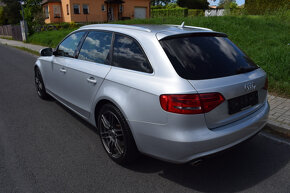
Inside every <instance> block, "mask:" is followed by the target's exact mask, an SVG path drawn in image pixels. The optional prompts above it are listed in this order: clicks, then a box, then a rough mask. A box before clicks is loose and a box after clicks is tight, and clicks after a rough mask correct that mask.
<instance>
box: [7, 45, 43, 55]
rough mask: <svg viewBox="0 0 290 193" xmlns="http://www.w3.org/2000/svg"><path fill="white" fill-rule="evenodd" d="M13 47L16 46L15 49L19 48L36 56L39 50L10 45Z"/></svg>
mask: <svg viewBox="0 0 290 193" xmlns="http://www.w3.org/2000/svg"><path fill="white" fill-rule="evenodd" d="M12 47H13V48H17V49H20V50H23V51H25V52H29V53H31V54H34V55H36V56H39V52H37V51H34V50H31V49H28V48H25V47H20V46H12Z"/></svg>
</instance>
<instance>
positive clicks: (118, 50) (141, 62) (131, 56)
mask: <svg viewBox="0 0 290 193" xmlns="http://www.w3.org/2000/svg"><path fill="white" fill-rule="evenodd" d="M112 64H113V66H117V67H120V68H126V69H130V70H136V71H140V72H148V73H152V72H153V70H152V67H151V65H150V64H149V62H148V60H147V57H146V56H145V54H144V52H143V50H142V48H141V47H140V45H139V44H138V43H137V42H136V40H134V39H133V38H130V37H128V36H124V35H120V34H116V35H115V41H114V49H113V63H112Z"/></svg>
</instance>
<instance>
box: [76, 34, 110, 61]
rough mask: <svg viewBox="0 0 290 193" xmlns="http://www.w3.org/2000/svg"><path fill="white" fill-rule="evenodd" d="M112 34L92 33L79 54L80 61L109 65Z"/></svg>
mask: <svg viewBox="0 0 290 193" xmlns="http://www.w3.org/2000/svg"><path fill="white" fill-rule="evenodd" d="M111 41H112V33H111V32H98V31H92V32H90V33H89V34H88V36H87V37H86V40H85V41H84V44H83V46H82V48H81V51H80V53H79V57H78V58H79V59H81V60H87V61H91V62H96V63H101V64H108V63H109V58H108V57H109V52H110V48H111Z"/></svg>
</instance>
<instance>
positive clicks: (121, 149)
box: [97, 104, 139, 164]
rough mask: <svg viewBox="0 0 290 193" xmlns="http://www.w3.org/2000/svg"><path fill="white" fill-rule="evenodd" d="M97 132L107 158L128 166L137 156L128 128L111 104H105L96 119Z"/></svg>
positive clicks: (120, 114)
mask: <svg viewBox="0 0 290 193" xmlns="http://www.w3.org/2000/svg"><path fill="white" fill-rule="evenodd" d="M97 123H98V125H97V126H98V131H99V135H100V138H101V141H102V144H103V146H104V148H105V150H106V152H107V154H108V155H109V157H110V158H111V159H112V160H113V161H115V162H117V163H119V164H128V163H131V162H133V161H134V160H136V158H137V157H138V155H139V152H138V150H137V147H136V144H135V141H134V139H133V136H132V133H131V131H130V128H129V126H128V124H127V122H126V120H125V118H124V116H123V115H122V113H121V112H120V110H119V109H118V108H117V107H115V106H114V105H112V104H105V105H104V106H103V107H102V108H101V110H100V112H99V114H98V117H97Z"/></svg>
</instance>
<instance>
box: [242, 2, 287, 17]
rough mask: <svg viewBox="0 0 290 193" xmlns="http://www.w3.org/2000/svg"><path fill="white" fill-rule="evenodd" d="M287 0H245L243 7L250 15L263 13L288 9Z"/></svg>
mask: <svg viewBox="0 0 290 193" xmlns="http://www.w3.org/2000/svg"><path fill="white" fill-rule="evenodd" d="M289 8H290V2H289V0H275V1H273V0H246V2H245V9H246V10H247V13H248V14H251V15H264V14H273V13H275V12H281V9H283V10H284V9H286V10H287V9H289Z"/></svg>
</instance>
